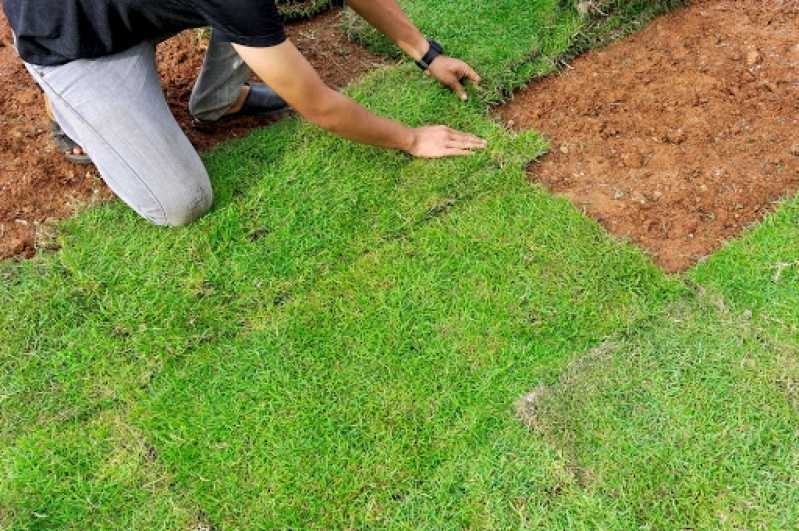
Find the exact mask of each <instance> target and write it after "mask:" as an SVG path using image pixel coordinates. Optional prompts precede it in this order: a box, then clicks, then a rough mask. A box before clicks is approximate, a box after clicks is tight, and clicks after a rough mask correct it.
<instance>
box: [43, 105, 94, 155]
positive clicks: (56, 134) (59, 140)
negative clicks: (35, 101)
mask: <svg viewBox="0 0 799 531" xmlns="http://www.w3.org/2000/svg"><path fill="white" fill-rule="evenodd" d="M44 101H45V110H46V112H47V117H48V118H49V119H50V135H51V137H52V140H53V143H54V144H55V146H56V148H58V150H59V151H60V152H61V154H62V155H63V156H64V158H65V159H67V160H68V161H70V162H73V163H75V164H91V163H92V159H91V158H89V155H88V154H87V153H86V152H85V151H83V148H82V147H80V146H79V145H78V144H77V143H76V142H75V141H74V140H72V139H71V138H70V137H69V136H68V135H67V134H66V133H65V132H64V130H63V129H61V126H60V125H58V122H56V121H55V117H54V115H53V109H52V107H50V100H49V99H47V98H46V97H45V99H44Z"/></svg>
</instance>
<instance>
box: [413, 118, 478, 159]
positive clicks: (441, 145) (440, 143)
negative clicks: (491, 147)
mask: <svg viewBox="0 0 799 531" xmlns="http://www.w3.org/2000/svg"><path fill="white" fill-rule="evenodd" d="M486 145H487V144H486V141H485V140H483V139H482V138H480V137H477V136H474V135H471V134H469V133H461V132H460V131H456V130H454V129H450V128H449V127H447V126H445V125H434V126H430V127H419V128H418V129H414V130H413V143H412V144H411V146H410V148H409V149H408V150H407V151H408V153H410V154H411V155H413V156H414V157H420V158H425V159H438V158H442V157H455V156H459V155H471V154H472V152H473V151H474V150H476V149H483V148H485V147H486Z"/></svg>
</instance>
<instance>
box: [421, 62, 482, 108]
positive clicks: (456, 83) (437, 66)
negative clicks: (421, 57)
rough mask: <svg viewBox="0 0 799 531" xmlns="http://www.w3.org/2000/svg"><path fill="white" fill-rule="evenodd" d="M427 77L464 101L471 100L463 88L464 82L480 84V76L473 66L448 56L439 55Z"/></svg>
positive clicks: (428, 70) (429, 69)
mask: <svg viewBox="0 0 799 531" xmlns="http://www.w3.org/2000/svg"><path fill="white" fill-rule="evenodd" d="M427 75H429V76H430V77H432V78H434V79H437V80H438V81H439V82H440V83H441V84H442V85H446V86H447V87H449V88H450V89H452V92H454V93H455V94H456V95H457V96H458V98H460V99H461V100H463V101H466V100H467V99H469V96H468V94H466V89H465V88H463V84H462V82H463V80H464V79H469V80H471V81H472V82H473V83H474V84H475V85H479V84H480V76H479V75H478V74H477V72H475V71H474V69H473V68H472V67H471V66H469V65H468V64H466V63H465V62H463V61H461V60H460V59H455V58H454V57H448V56H446V55H439V56H438V57H436V58H435V59H434V60H433V63H432V64H431V65H430V67H429V68H428V69H427Z"/></svg>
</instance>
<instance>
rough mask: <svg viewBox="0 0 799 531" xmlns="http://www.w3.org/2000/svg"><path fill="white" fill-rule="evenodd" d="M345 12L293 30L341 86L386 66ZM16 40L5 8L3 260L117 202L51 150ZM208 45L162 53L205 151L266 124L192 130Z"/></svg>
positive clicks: (195, 36) (190, 44) (89, 173)
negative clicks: (350, 29)
mask: <svg viewBox="0 0 799 531" xmlns="http://www.w3.org/2000/svg"><path fill="white" fill-rule="evenodd" d="M340 15H341V13H340V10H333V11H330V12H327V13H324V14H321V15H319V16H317V17H315V18H313V19H312V20H307V21H301V22H293V23H291V24H289V29H288V32H289V35H290V37H291V38H292V40H293V41H294V43H295V44H296V45H297V47H298V48H299V49H300V50H301V51H302V52H303V53H304V54H305V56H306V57H307V58H308V59H309V60H310V61H311V63H312V64H313V65H314V66H315V67H316V68H317V69H318V70H319V72H320V73H321V75H322V77H323V78H324V79H325V80H326V81H327V82H328V83H329V84H330V85H331V86H334V87H337V88H340V87H343V86H345V85H347V84H349V83H350V82H351V81H352V80H353V79H356V78H358V77H360V76H361V75H363V74H364V73H366V72H368V71H369V70H371V69H373V68H375V67H376V66H379V65H381V64H384V62H385V60H384V59H382V58H380V57H379V56H377V55H374V54H371V53H369V52H367V51H366V50H364V49H363V48H361V47H360V46H358V45H356V44H354V43H352V42H350V41H349V40H348V39H347V38H346V36H345V35H344V33H343V31H341V29H340V24H339V17H340ZM11 42H12V41H11V31H10V28H9V26H8V23H7V21H6V19H5V16H4V14H3V11H2V9H0V127H2V135H0V259H2V258H7V257H11V256H27V257H30V256H32V255H33V254H35V252H36V248H37V245H36V234H37V231H39V230H40V229H39V227H41V226H42V225H43V224H45V223H46V222H47V221H48V220H52V219H60V218H63V217H65V216H68V215H70V214H71V213H72V212H74V210H75V209H76V208H78V207H80V206H82V205H86V204H87V203H92V202H95V201H105V200H108V199H110V198H111V197H113V196H112V194H111V192H110V191H109V190H108V188H107V187H106V186H105V185H104V184H103V182H102V181H101V180H100V178H99V176H98V175H97V173H96V171H95V170H94V169H93V168H92V167H88V168H87V167H81V166H75V165H72V164H69V163H67V162H65V161H64V160H63V159H62V157H61V156H60V155H59V154H58V153H57V152H56V151H54V150H53V148H52V146H51V145H50V142H49V135H48V132H47V119H46V117H45V113H44V108H43V99H42V96H41V93H40V91H39V89H38V87H36V85H35V84H34V83H33V81H32V80H31V79H30V77H29V76H28V73H27V72H26V71H25V68H24V67H23V65H22V63H21V62H20V60H19V58H18V57H17V54H16V51H15V50H14V49H13V47H12V45H11ZM205 46H206V43H205V40H204V39H203V38H202V36H201V35H200V34H199V33H198V32H196V31H187V32H184V33H181V34H180V35H178V36H176V37H174V38H172V39H170V40H168V41H166V42H164V43H162V44H161V45H160V46H159V48H158V65H159V70H160V71H161V78H162V84H163V86H164V91H165V94H166V98H167V101H168V102H169V105H170V108H171V109H172V112H173V113H174V114H175V116H176V118H177V119H178V122H179V123H180V125H181V126H182V127H183V129H184V131H186V133H187V134H188V136H189V138H190V139H191V141H192V143H193V144H194V145H195V146H196V147H197V148H198V149H200V150H207V149H209V148H211V147H213V146H215V145H216V144H218V143H220V142H222V141H225V140H228V139H230V138H234V137H240V136H242V135H244V134H245V133H247V131H249V130H250V129H252V128H254V127H259V126H263V125H266V124H268V123H269V120H268V119H256V118H242V119H239V120H236V121H234V122H226V123H225V126H224V127H221V128H214V127H203V128H195V127H192V124H191V117H190V116H189V114H188V111H187V107H188V100H189V94H190V93H191V88H192V86H193V84H194V79H195V77H196V76H197V73H198V72H199V69H200V66H201V65H202V61H203V57H204V53H205Z"/></svg>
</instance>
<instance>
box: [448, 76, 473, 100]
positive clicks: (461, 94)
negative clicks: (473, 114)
mask: <svg viewBox="0 0 799 531" xmlns="http://www.w3.org/2000/svg"><path fill="white" fill-rule="evenodd" d="M449 88H451V89H452V92H454V93H455V95H456V96H458V98H459V99H460V100H461V101H466V100H468V99H469V95H468V94H467V93H466V89H465V88H463V85H461V82H460V81H458V80H457V79H456V78H453V80H452V82H450V84H449Z"/></svg>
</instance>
